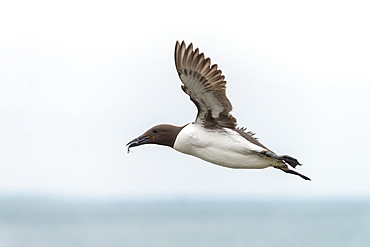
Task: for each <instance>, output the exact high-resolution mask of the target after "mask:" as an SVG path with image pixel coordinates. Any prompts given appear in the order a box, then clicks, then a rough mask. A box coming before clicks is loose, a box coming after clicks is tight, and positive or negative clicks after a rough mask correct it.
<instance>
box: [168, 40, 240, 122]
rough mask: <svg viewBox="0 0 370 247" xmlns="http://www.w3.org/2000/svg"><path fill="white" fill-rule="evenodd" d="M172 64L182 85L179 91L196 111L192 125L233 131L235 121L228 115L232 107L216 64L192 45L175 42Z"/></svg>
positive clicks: (222, 77)
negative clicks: (189, 100)
mask: <svg viewBox="0 0 370 247" xmlns="http://www.w3.org/2000/svg"><path fill="white" fill-rule="evenodd" d="M175 64H176V69H177V72H178V74H179V77H180V79H181V81H182V83H183V84H184V85H182V86H181V88H182V89H183V91H184V92H185V93H186V94H188V95H189V96H190V99H191V100H192V101H193V102H194V104H195V105H196V107H197V108H198V115H197V117H196V120H195V123H199V124H203V125H204V126H205V127H208V128H217V127H227V128H235V127H236V125H237V124H236V119H235V118H234V117H233V116H232V115H231V113H230V112H231V110H232V106H231V103H230V101H229V100H228V98H227V97H226V86H225V85H226V81H225V80H224V79H225V77H224V76H223V75H222V71H221V70H219V69H217V65H216V64H214V65H211V60H210V59H209V58H205V57H204V54H203V53H199V49H198V48H197V49H195V50H193V44H190V45H189V46H186V45H185V43H184V41H183V42H182V43H181V44H180V43H179V42H176V48H175Z"/></svg>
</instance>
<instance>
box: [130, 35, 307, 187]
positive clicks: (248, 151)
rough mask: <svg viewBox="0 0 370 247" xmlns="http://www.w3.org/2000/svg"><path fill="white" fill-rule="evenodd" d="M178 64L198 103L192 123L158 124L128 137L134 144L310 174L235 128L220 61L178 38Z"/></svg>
mask: <svg viewBox="0 0 370 247" xmlns="http://www.w3.org/2000/svg"><path fill="white" fill-rule="evenodd" d="M175 65H176V70H177V73H178V74H179V77H180V79H181V81H182V83H183V85H181V88H182V90H183V91H184V92H185V93H186V94H188V95H189V96H190V100H191V101H193V103H194V104H195V105H196V107H197V108H198V114H197V117H196V119H195V121H194V122H192V123H188V124H186V125H184V126H173V125H169V124H159V125H156V126H154V127H152V128H150V129H149V130H147V131H146V132H145V133H144V134H142V135H141V136H139V137H138V138H135V139H134V140H132V141H130V142H129V143H128V144H127V146H128V148H127V151H128V152H129V151H130V148H131V147H136V146H140V145H143V144H158V145H164V146H169V147H171V148H173V149H175V150H177V151H179V152H181V153H185V154H189V155H192V156H195V157H198V158H200V159H203V160H205V161H208V162H210V163H213V164H216V165H220V166H224V167H229V168H239V169H262V168H266V167H270V166H271V167H274V168H277V169H280V170H282V171H284V172H286V173H291V174H294V175H298V176H300V177H301V178H303V179H305V180H310V179H309V178H308V177H306V176H304V175H302V174H300V173H298V172H296V171H295V170H292V169H290V168H289V167H293V168H295V167H296V166H297V165H301V164H300V163H299V162H298V160H297V159H295V158H293V157H291V156H288V155H278V154H276V153H274V152H273V151H271V150H270V149H268V148H267V147H265V146H264V145H262V144H261V143H260V142H259V141H258V140H257V138H255V137H254V134H253V133H252V132H250V131H246V128H241V127H237V122H236V119H235V118H234V117H233V116H232V114H231V110H232V106H231V103H230V101H229V99H228V98H227V97H226V81H225V77H224V76H223V75H222V72H221V70H219V69H218V68H217V64H213V65H211V60H210V59H209V58H205V57H204V54H203V53H200V52H199V49H198V48H197V49H195V50H193V44H190V45H189V46H186V45H185V42H184V41H183V42H182V43H181V44H180V43H179V42H178V41H177V42H176V47H175Z"/></svg>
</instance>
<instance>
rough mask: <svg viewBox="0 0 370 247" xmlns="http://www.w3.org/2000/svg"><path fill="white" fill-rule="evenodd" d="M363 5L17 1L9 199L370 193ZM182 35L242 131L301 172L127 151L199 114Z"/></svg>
mask: <svg viewBox="0 0 370 247" xmlns="http://www.w3.org/2000/svg"><path fill="white" fill-rule="evenodd" d="M369 23H370V4H369V2H366V1H352V0H351V1H322V0H321V1H220V2H218V1H179V2H176V1H129V2H128V1H76V0H73V1H58V2H56V1H7V2H6V3H1V6H0V33H1V38H0V114H1V115H0V195H1V194H13V193H17V194H19V193H21V194H30V195H33V194H48V195H62V196H88V197H119V198H130V197H144V198H145V197H158V196H159V197H184V196H190V197H197V196H212V197H224V196H228V197H236V198H251V197H253V196H263V197H271V196H273V197H282V196H291V197H316V196H319V197H320V196H351V195H352V196H365V197H370V182H369V181H370V163H369V158H368V155H370V151H369V148H370V141H369V138H370V135H369V130H368V129H369V127H368V126H370V110H369V108H370V45H369V44H370V32H369ZM176 40H185V41H186V42H187V43H190V42H193V44H194V46H195V47H199V48H200V50H201V52H204V53H205V55H206V56H207V57H210V58H211V61H212V63H217V64H218V65H219V68H220V69H221V70H222V71H223V74H224V75H225V76H226V80H227V82H228V84H227V95H228V97H229V99H230V101H231V102H232V104H233V107H234V110H233V114H234V116H235V117H236V118H237V119H238V123H239V125H240V126H244V127H247V128H248V129H249V130H251V131H253V132H256V133H257V134H256V135H257V137H259V139H260V141H261V142H262V143H263V144H264V145H266V146H268V147H269V148H270V149H272V150H274V151H276V152H277V153H281V154H289V155H292V156H294V157H296V158H298V159H299V161H300V162H301V163H303V164H304V165H303V166H302V167H299V168H298V169H299V170H298V171H299V172H301V173H303V174H305V175H307V176H308V177H311V178H312V181H311V182H307V181H304V180H303V179H301V178H299V177H297V176H293V175H289V174H286V173H283V172H281V171H278V170H276V169H272V168H268V169H263V170H232V169H228V168H223V167H218V166H215V165H212V164H209V163H206V162H204V161H202V160H200V159H197V158H194V157H191V156H187V155H184V154H181V153H177V152H176V151H174V150H172V149H171V148H167V147H162V146H155V145H146V146H142V147H138V148H133V149H132V153H130V154H127V153H126V148H125V145H126V143H127V142H128V141H130V140H131V139H133V138H135V137H137V136H138V135H140V134H142V133H143V132H144V131H145V130H147V129H148V128H150V127H151V126H153V125H155V124H159V123H171V124H175V125H184V124H186V123H188V122H191V121H193V120H194V118H195V115H196V108H195V106H194V105H193V104H192V102H191V101H190V100H189V99H188V97H187V95H185V94H184V93H183V92H182V90H181V89H180V85H181V82H180V80H179V79H178V76H177V73H176V71H175V66H174V59H173V52H174V46H175V42H176Z"/></svg>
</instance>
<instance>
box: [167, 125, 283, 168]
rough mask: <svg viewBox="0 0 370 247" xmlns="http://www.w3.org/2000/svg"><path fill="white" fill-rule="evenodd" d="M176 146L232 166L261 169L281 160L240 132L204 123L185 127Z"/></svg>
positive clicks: (178, 149)
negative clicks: (264, 153)
mask: <svg viewBox="0 0 370 247" xmlns="http://www.w3.org/2000/svg"><path fill="white" fill-rule="evenodd" d="M174 149H175V150H177V151H179V152H181V153H185V154H189V155H193V156H195V157H198V158H200V159H203V160H205V161H208V162H211V163H213V164H216V165H220V166H225V167H230V168H244V169H261V168H266V167H268V166H271V165H274V164H277V163H278V161H275V160H274V159H271V158H268V157H266V156H265V155H263V154H261V152H262V151H267V150H266V149H264V148H262V147H260V146H257V145H255V144H253V143H251V142H249V141H248V140H246V139H245V138H244V137H242V136H240V135H239V134H238V133H237V132H236V131H233V130H231V129H227V128H223V129H222V130H220V129H218V130H211V129H207V128H204V127H202V126H201V125H200V124H188V125H187V126H185V127H184V128H183V129H182V130H181V131H180V133H179V134H178V136H177V138H176V141H175V144H174Z"/></svg>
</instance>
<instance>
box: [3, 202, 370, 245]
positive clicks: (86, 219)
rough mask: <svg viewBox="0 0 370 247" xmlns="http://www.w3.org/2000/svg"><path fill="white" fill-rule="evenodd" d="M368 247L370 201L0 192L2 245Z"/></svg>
mask: <svg viewBox="0 0 370 247" xmlns="http://www.w3.org/2000/svg"><path fill="white" fill-rule="evenodd" d="M98 246H99V247H118V246H120V247H122V246H123V247H131V246H132V247H190V246H191V247H201V246H204V247H249V246H251V247H252V246H253V247H255V246H261V247H268V246H281V247H287V246H295V247H319V246H320V247H330V246H336V247H368V246H370V200H340V199H330V200H326V199H315V200H310V199H304V200H294V199H289V200H284V199H282V198H279V199H256V200H240V201H239V200H230V199H224V200H222V199H218V200H192V199H173V200H172V199H166V200H120V199H117V200H116V199H115V200H93V199H87V200H84V199H68V198H49V197H19V196H18V197H17V196H6V197H0V247H98Z"/></svg>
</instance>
